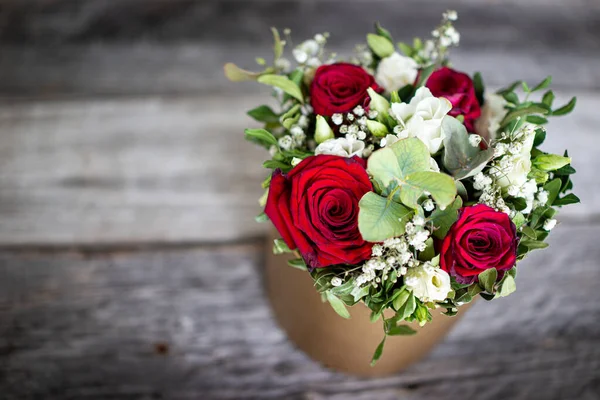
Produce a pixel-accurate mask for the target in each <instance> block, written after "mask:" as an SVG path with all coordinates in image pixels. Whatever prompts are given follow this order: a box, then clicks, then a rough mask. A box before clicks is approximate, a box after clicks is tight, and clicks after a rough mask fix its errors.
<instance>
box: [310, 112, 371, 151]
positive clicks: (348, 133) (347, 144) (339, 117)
mask: <svg viewBox="0 0 600 400" xmlns="http://www.w3.org/2000/svg"><path fill="white" fill-rule="evenodd" d="M376 117H377V111H375V110H370V111H369V112H368V113H367V112H366V110H365V109H364V108H363V107H362V106H360V105H358V106H356V107H355V108H354V109H353V110H352V112H349V113H347V114H339V113H338V114H333V115H332V116H331V121H332V122H333V123H334V124H335V125H337V126H339V132H340V134H343V135H345V137H342V138H337V139H330V140H327V141H325V142H323V143H321V144H320V145H319V146H317V148H316V150H315V154H333V155H339V156H342V157H352V156H355V155H357V156H359V157H369V156H370V155H371V153H372V152H373V150H374V149H375V146H374V145H373V144H369V145H367V144H366V143H365V140H366V139H367V136H368V134H369V133H370V132H369V128H368V127H367V120H368V119H375V118H376Z"/></svg>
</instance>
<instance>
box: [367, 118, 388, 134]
mask: <svg viewBox="0 0 600 400" xmlns="http://www.w3.org/2000/svg"><path fill="white" fill-rule="evenodd" d="M367 128H369V131H371V133H372V134H373V135H374V136H377V137H385V136H386V135H387V134H388V133H390V132H389V131H388V128H387V126H385V125H384V124H382V123H381V122H377V121H372V120H370V119H368V120H367Z"/></svg>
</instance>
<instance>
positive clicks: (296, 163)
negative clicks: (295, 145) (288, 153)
mask: <svg viewBox="0 0 600 400" xmlns="http://www.w3.org/2000/svg"><path fill="white" fill-rule="evenodd" d="M301 162H302V159H301V158H298V157H294V158H292V162H291V164H292V167H295V166H296V165H298V164H300V163H301Z"/></svg>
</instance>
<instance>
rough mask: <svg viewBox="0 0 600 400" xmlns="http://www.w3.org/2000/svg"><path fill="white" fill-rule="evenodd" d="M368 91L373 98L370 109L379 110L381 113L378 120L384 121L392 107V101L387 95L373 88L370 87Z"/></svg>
mask: <svg viewBox="0 0 600 400" xmlns="http://www.w3.org/2000/svg"><path fill="white" fill-rule="evenodd" d="M367 92H368V93H369V97H370V98H371V102H370V103H369V109H371V110H375V111H377V113H378V114H379V115H378V116H377V120H379V121H382V120H383V119H384V118H385V117H387V115H388V111H389V109H390V102H389V101H387V99H386V98H385V97H383V96H382V95H380V94H379V93H377V92H376V91H374V90H373V89H372V88H368V89H367Z"/></svg>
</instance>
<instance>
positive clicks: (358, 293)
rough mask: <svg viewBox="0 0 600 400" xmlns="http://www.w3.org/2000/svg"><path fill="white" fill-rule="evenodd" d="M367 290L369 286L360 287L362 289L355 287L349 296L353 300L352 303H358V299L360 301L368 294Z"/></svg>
mask: <svg viewBox="0 0 600 400" xmlns="http://www.w3.org/2000/svg"><path fill="white" fill-rule="evenodd" d="M369 289H370V286H362V287H358V286H355V288H354V289H353V290H352V292H351V293H350V294H351V295H352V297H353V298H354V301H359V300H360V299H362V298H363V297H365V296H367V295H368V294H369Z"/></svg>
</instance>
